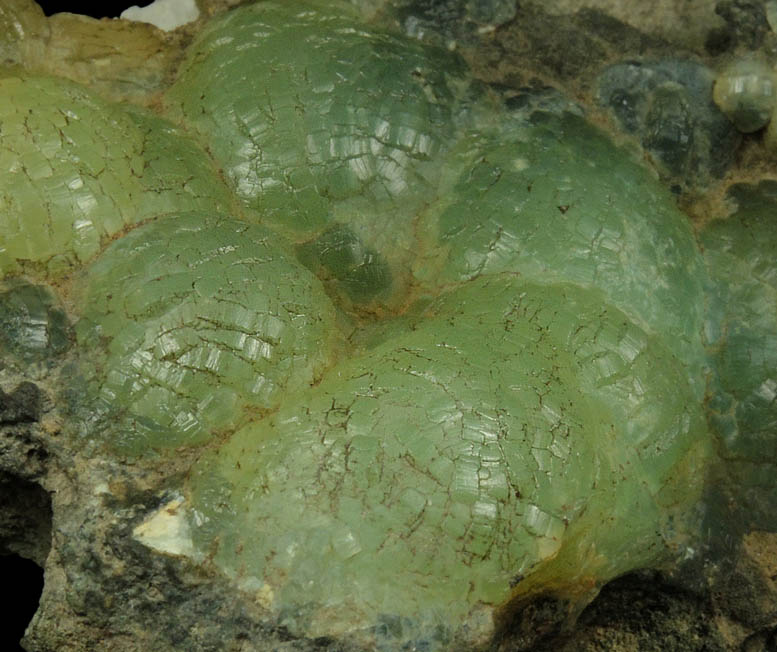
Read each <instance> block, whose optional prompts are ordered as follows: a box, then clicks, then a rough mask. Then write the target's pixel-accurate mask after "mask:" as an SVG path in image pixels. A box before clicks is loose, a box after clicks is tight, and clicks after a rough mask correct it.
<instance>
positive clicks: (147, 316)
mask: <svg viewBox="0 0 777 652" xmlns="http://www.w3.org/2000/svg"><path fill="white" fill-rule="evenodd" d="M0 16H2V14H0ZM632 68H633V67H632ZM689 69H690V68H689ZM694 70H695V69H694ZM624 71H625V72H624ZM633 72H634V71H633V70H632V69H631V68H623V67H621V68H611V69H610V70H609V72H607V73H606V74H605V76H603V77H602V81H601V84H602V86H601V88H602V89H603V90H601V92H602V93H603V94H604V95H606V96H607V97H608V98H610V99H612V98H611V97H610V96H611V95H612V94H613V93H615V90H613V89H615V88H616V86H617V85H618V84H620V83H621V82H622V80H621V76H622V75H624V74H627V73H628V74H632V73H633ZM638 72H639V74H643V73H644V74H648V73H649V75H650V76H651V79H653V77H655V78H656V79H658V81H657V82H656V85H657V88H658V87H659V86H660V88H659V89H658V91H656V92H659V91H660V90H661V88H664V87H667V88H670V87H671V88H674V86H673V84H674V83H675V82H674V80H673V78H671V75H669V73H666V71H665V70H664V69H663V68H661V66H657V67H656V68H655V69H654V70H649V69H648V68H642V69H640V70H639V71H638ZM635 74H636V73H635ZM689 74H690V73H689ZM608 75H609V76H608ZM705 80H706V81H705V82H704V83H705V84H707V86H705V88H707V90H708V91H709V90H710V87H711V81H710V80H707V78H706V77H705ZM659 82H660V83H659ZM624 83H625V82H624ZM608 84H609V86H608ZM618 88H620V87H618ZM498 90H499V89H494V88H491V87H489V86H488V85H486V84H483V83H480V82H477V81H475V80H474V79H472V78H471V76H470V74H469V72H468V71H467V68H466V66H465V65H464V64H463V62H462V61H461V60H460V59H459V57H458V55H457V54H455V53H453V52H451V51H450V50H448V49H444V48H438V47H436V46H434V45H428V44H424V43H421V42H420V41H418V40H414V39H411V38H408V37H406V36H402V35H400V34H397V33H393V32H390V31H387V30H385V29H380V28H377V27H374V26H370V25H369V24H367V23H366V22H364V19H363V18H362V16H360V15H359V13H358V12H357V11H356V10H354V9H353V8H352V7H350V6H349V5H342V6H341V5H339V4H335V3H331V2H315V1H311V2H307V1H306V2H304V3H302V2H293V3H285V2H273V1H271V0H268V1H266V2H259V3H255V4H249V5H247V6H242V7H239V8H237V9H234V10H232V11H229V12H226V13H223V14H220V15H218V16H217V17H215V18H213V19H212V20H210V21H209V22H208V23H207V24H206V25H205V27H204V28H203V29H202V30H201V31H199V32H198V34H197V35H196V37H195V38H194V40H193V42H192V43H191V44H190V45H188V47H187V49H186V52H185V54H184V56H183V60H182V62H181V65H180V67H179V69H178V72H177V75H176V78H175V80H174V82H173V83H172V84H170V85H169V87H168V88H166V89H165V90H164V92H163V93H162V94H161V95H157V96H154V99H153V101H152V102H149V103H148V106H147V107H138V106H134V105H130V104H126V103H115V102H112V101H110V100H109V99H105V98H104V97H101V96H100V95H99V94H98V93H97V92H95V91H94V90H90V89H89V88H87V87H85V86H82V85H80V84H78V83H76V82H72V81H67V80H63V79H58V78H53V77H49V76H45V75H42V74H39V73H36V72H34V71H30V70H28V69H25V67H24V66H10V67H7V68H4V69H2V75H0V170H1V173H0V274H1V275H2V277H1V278H0V283H2V287H1V288H0V289H2V293H0V306H1V307H3V310H4V314H0V346H2V347H3V349H2V350H3V352H4V355H6V357H7V359H8V360H9V362H8V363H7V369H9V370H15V373H17V375H18V373H21V374H22V375H24V372H23V370H24V369H25V365H30V364H31V361H32V360H34V361H36V364H38V366H37V367H35V368H36V369H38V371H37V372H36V373H38V374H39V377H40V378H49V379H50V380H49V382H50V383H51V386H52V387H56V388H57V389H56V390H55V391H54V392H53V394H54V398H55V402H56V403H57V405H58V406H59V407H58V408H57V409H58V410H59V411H60V412H59V414H61V438H62V439H64V441H66V442H67V445H68V446H72V447H77V448H82V449H83V450H84V451H85V453H86V454H87V455H88V458H89V462H84V464H86V465H87V466H88V465H90V464H91V465H92V467H90V468H92V469H93V470H92V473H93V474H94V477H96V478H97V477H99V478H105V481H104V482H103V481H102V480H100V481H99V482H98V481H95V483H96V484H95V487H94V494H95V496H98V497H100V496H102V498H99V500H104V501H107V502H110V503H111V504H112V505H113V506H114V507H113V508H115V509H116V510H117V512H116V513H117V514H118V513H120V514H122V515H123V516H122V517H121V518H119V517H118V516H117V517H116V519H117V520H115V521H113V522H111V524H110V525H106V526H105V527H106V528H107V529H106V530H105V531H106V532H109V533H110V534H108V535H105V536H106V537H108V538H110V540H111V541H114V542H115V544H114V545H115V549H116V550H132V554H133V555H139V554H144V555H147V556H148V557H149V558H151V559H153V560H156V561H153V562H150V563H170V564H173V565H175V567H176V569H177V570H176V572H177V573H179V574H180V575H181V576H183V577H188V578H195V577H196V578H198V579H197V581H198V582H201V581H202V579H201V578H202V577H206V578H208V579H207V581H208V582H212V583H213V584H214V586H215V585H218V586H220V587H222V588H221V589H219V590H223V591H227V592H230V591H231V592H232V594H233V595H234V600H235V601H236V602H237V603H238V604H240V605H250V608H249V607H241V609H244V610H245V613H244V612H243V611H241V618H244V619H245V618H248V619H249V620H250V619H253V622H255V623H262V624H263V625H262V626H266V627H269V628H271V629H272V628H275V629H278V628H283V631H284V632H287V633H288V634H289V635H291V636H292V637H296V638H299V639H300V640H301V639H305V638H310V639H315V638H321V637H324V639H326V640H332V639H337V640H338V641H342V642H343V644H346V645H354V646H356V647H357V648H359V649H381V650H399V649H411V647H412V646H416V647H413V648H412V649H426V650H447V649H456V647H457V646H458V647H462V648H464V649H471V648H472V647H473V646H482V645H486V644H487V643H488V641H489V640H490V639H491V637H493V635H494V632H495V631H496V630H497V628H498V626H499V624H500V622H503V621H504V620H505V619H506V618H508V617H509V614H510V613H511V612H512V611H514V610H516V609H518V608H519V607H520V606H521V605H522V604H524V603H525V602H526V601H528V600H530V599H531V598H533V597H536V596H538V595H544V594H553V595H557V596H563V597H564V598H565V599H567V600H569V601H570V603H571V605H572V607H571V609H572V611H574V610H575V609H580V608H582V606H584V605H585V604H586V603H587V601H589V600H590V599H591V598H592V597H593V596H594V595H595V593H596V590H597V588H598V587H599V586H601V584H603V583H604V582H606V581H609V580H610V579H612V578H614V577H617V576H619V575H621V574H623V573H626V572H628V571H631V570H634V569H638V568H646V567H651V568H655V567H657V566H660V565H661V564H664V563H668V562H671V561H672V560H675V559H676V558H677V557H678V556H680V555H682V554H685V553H687V551H688V550H690V546H692V545H693V541H694V529H695V528H696V527H698V518H699V517H698V510H697V505H698V502H699V499H700V497H701V495H702V492H703V491H704V488H705V480H706V477H707V473H708V471H709V470H710V469H712V468H714V466H715V464H717V463H718V460H719V458H720V457H721V456H722V457H723V458H726V459H729V458H731V459H736V460H738V462H739V463H740V465H742V466H741V468H740V470H739V471H738V473H740V474H741V475H742V477H743V478H746V477H747V476H748V473H749V471H748V469H750V468H751V467H750V466H748V464H751V463H756V462H760V463H765V464H766V465H765V466H764V468H763V474H762V476H759V480H753V481H752V482H751V485H752V486H754V487H756V488H758V491H760V490H761V488H762V487H763V485H764V484H767V485H768V480H767V479H765V477H766V475H768V473H769V472H770V469H772V468H773V466H772V465H773V464H774V462H775V461H777V450H775V449H774V434H773V433H774V428H775V424H776V423H777V421H776V419H777V410H776V409H775V401H774V398H775V396H777V381H776V380H775V378H774V369H775V363H776V362H777V353H776V352H775V351H776V349H775V341H774V329H775V326H777V315H776V314H775V305H777V303H776V301H777V299H775V287H777V286H775V278H776V275H775V273H774V270H775V266H774V261H773V260H772V259H771V258H772V256H771V255H770V253H769V252H770V251H773V249H770V247H772V246H773V244H772V243H773V242H774V239H775V229H774V225H773V223H772V222H769V221H768V220H767V219H766V218H764V215H763V207H764V206H766V205H767V204H768V203H769V201H771V200H772V199H773V195H774V189H773V187H772V186H770V185H768V184H767V185H766V186H763V187H761V188H759V189H758V192H757V193H756V195H755V196H756V199H753V198H752V197H753V194H752V192H750V190H748V189H745V190H742V191H741V193H740V194H741V197H740V195H736V192H737V191H736V190H735V191H732V192H733V193H734V195H736V197H734V199H736V198H739V199H737V201H739V212H738V213H736V215H735V216H734V217H733V218H731V219H728V220H725V221H720V222H710V223H709V224H708V225H707V226H706V227H705V229H704V231H703V233H702V235H701V236H700V238H698V239H697V236H696V234H695V233H694V232H693V230H692V228H691V226H690V224H689V221H688V219H687V218H686V217H685V216H684V215H683V214H682V213H681V212H680V211H679V210H678V209H677V208H676V205H675V201H674V197H673V196H672V195H671V194H670V192H669V191H668V190H666V189H665V188H664V187H663V186H662V185H661V184H660V183H659V181H658V180H657V178H656V176H655V175H654V174H652V173H651V172H650V171H649V170H648V169H646V168H645V167H644V165H643V164H642V162H641V161H639V160H637V157H636V156H635V154H634V151H633V149H628V148H624V147H619V146H616V145H615V144H613V142H612V141H611V140H610V139H608V137H606V136H605V135H604V134H603V133H602V132H600V131H599V130H598V129H597V128H595V127H593V126H592V125H591V124H590V123H589V122H587V121H586V119H585V117H584V116H583V112H582V110H581V109H580V108H579V107H578V106H576V105H575V104H574V103H572V102H570V101H567V100H565V99H564V98H563V97H561V96H560V95H559V96H556V95H553V94H551V95H550V99H548V96H547V95H546V96H543V100H542V101H534V99H536V98H531V97H530V99H529V100H528V101H525V102H510V101H506V100H505V97H504V96H503V95H502V94H500V92H498ZM611 91H612V92H611ZM710 92H711V91H710ZM608 93H609V95H608ZM530 95H531V94H530ZM537 97H539V95H538V96H537ZM678 97H679V96H678ZM607 101H609V100H607ZM678 101H679V100H678ZM705 110H706V109H705ZM643 117H644V116H643ZM715 120H718V121H717V122H715V123H714V124H715V128H716V129H718V127H720V129H724V127H723V126H721V123H720V120H723V118H722V116H717V117H716V118H715ZM728 128H729V127H725V129H728ZM726 133H727V132H726ZM708 145H709V143H706V142H705V143H702V145H700V146H699V147H701V148H702V149H704V151H705V152H706V151H707V149H709V148H708ZM705 148H707V149H705ZM705 155H706V154H705ZM686 163H687V162H685V161H683V162H680V163H678V166H679V167H678V169H677V170H675V169H672V172H673V173H678V171H681V170H680V167H682V166H684V165H686ZM688 165H690V164H688ZM748 193H749V194H748ZM759 193H760V194H759ZM770 193H771V194H770ZM732 196H733V195H732ZM732 201H733V200H732ZM759 202H760V203H759ZM771 205H773V204H771ZM766 210H767V211H768V210H769V209H766ZM759 211H761V212H759ZM699 241H700V242H701V243H702V245H703V247H700V245H699ZM753 247H755V248H756V249H757V250H758V251H759V252H760V253H759V255H758V256H753V255H752V254H751V253H749V252H752V250H753ZM702 251H704V253H702ZM734 279H735V280H734ZM70 322H72V324H73V325H72V327H71V325H70ZM70 342H72V344H73V345H72V347H69V344H68V343H70ZM40 361H43V362H42V363H41V362H40ZM41 364H42V365H43V366H41ZM9 377H10V376H9ZM764 451H766V459H765V460H764V459H760V460H759V459H758V458H759V455H763V452H764ZM94 469H99V470H94ZM106 469H109V471H106ZM118 469H130V470H132V472H133V473H137V474H138V475H139V476H142V477H144V478H147V479H145V480H144V483H145V484H143V488H142V489H141V488H140V486H139V485H138V486H137V487H136V488H135V489H134V490H130V489H127V486H128V485H126V484H124V485H122V484H121V483H118V484H117V482H116V481H115V480H114V479H111V477H110V476H111V474H116V475H117V477H118V476H119V475H121V474H122V473H125V471H120V470H118ZM106 473H107V475H106ZM764 474H765V475H764ZM130 484H131V483H130ZM745 484H747V482H745ZM748 486H749V485H748ZM122 487H123V488H122ZM754 491H755V489H754ZM150 496H153V499H152V498H150ZM758 496H761V494H758ZM95 500H98V499H95ZM760 500H761V498H760V497H757V498H755V499H754V503H753V504H759V505H760V504H762V503H760V502H759V501H760ZM83 509H87V507H83ZM764 512H765V513H766V512H768V510H764ZM119 521H121V524H120V525H117V523H119ZM74 545H75V544H74ZM133 546H134V547H133ZM62 554H63V555H65V554H66V553H62ZM124 554H125V553H119V552H117V553H116V555H117V557H116V559H114V560H113V561H112V562H107V561H101V562H100V563H101V564H103V565H105V566H110V565H111V564H113V565H114V567H115V568H116V569H117V570H116V571H115V572H116V574H117V576H118V575H121V573H122V572H123V571H121V568H120V567H121V564H122V563H123V562H122V561H121V558H122V555H124ZM126 554H129V553H126ZM159 560H163V561H159ZM116 581H119V580H116ZM187 581H192V582H194V581H195V580H193V579H191V580H187ZM74 586H80V585H78V583H77V582H75V581H74ZM223 587H227V588H226V589H224V588H223ZM90 595H91V594H90V593H89V591H88V590H87V589H84V590H83V592H82V593H81V594H79V593H78V590H77V589H76V590H75V594H74V597H73V598H72V600H73V601H74V604H78V605H80V607H78V608H82V609H86V608H87V607H85V606H84V605H87V604H88V603H89V600H92V599H93V598H92V597H90ZM192 600H194V598H192ZM141 602H142V600H141ZM100 609H101V610H102V611H101V612H102V613H104V614H106V615H105V616H104V617H105V618H107V619H108V621H109V622H110V620H111V618H113V617H114V616H113V615H112V614H115V610H116V606H111V605H108V604H105V605H102V606H101V607H100ZM245 614H249V615H248V616H247V615H245ZM214 618H215V616H214ZM241 622H242V621H241ZM187 632H188V633H180V632H179V633H178V634H177V635H172V634H168V633H165V632H162V633H159V634H158V636H159V638H153V637H154V636H155V634H154V633H150V634H144V636H150V637H151V638H147V639H144V640H145V641H146V643H145V644H146V645H152V646H157V648H155V649H175V650H179V649H180V650H192V649H203V650H204V649H212V648H210V647H208V645H209V644H210V643H208V642H207V641H208V640H210V639H208V638H207V636H209V635H210V636H212V637H213V640H217V639H218V637H219V636H221V637H223V636H224V633H223V632H221V633H219V630H218V629H217V628H216V626H215V625H213V626H211V625H210V624H208V625H207V626H206V625H205V624H202V623H200V624H199V625H197V627H195V626H194V625H192V627H191V629H190V630H187ZM208 632H210V633H209V634H208ZM261 636H262V634H261V631H260V630H257V629H256V628H254V629H251V628H246V630H245V632H243V633H242V634H241V637H242V638H243V639H249V640H251V641H253V644H254V645H262V643H261V640H262V639H261ZM198 637H200V638H198ZM252 637H253V638H252ZM235 640H237V639H235ZM322 640H323V639H322ZM158 646H162V647H158ZM407 646H411V647H407ZM63 649H64V648H63ZM222 649H233V648H226V647H224V648H222ZM234 649H238V648H237V647H234ZM240 649H247V648H240ZM251 649H254V648H251ZM262 649H263V648H262ZM279 649H280V648H279Z"/></svg>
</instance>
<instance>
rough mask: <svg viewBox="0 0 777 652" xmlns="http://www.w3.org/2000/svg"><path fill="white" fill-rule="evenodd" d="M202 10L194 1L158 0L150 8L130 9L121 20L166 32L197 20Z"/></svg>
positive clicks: (135, 7)
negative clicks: (153, 26) (151, 26)
mask: <svg viewBox="0 0 777 652" xmlns="http://www.w3.org/2000/svg"><path fill="white" fill-rule="evenodd" d="M199 15H200V10H199V9H197V4H196V3H195V1H194V0H156V1H155V2H152V3H151V4H150V5H148V7H138V6H137V5H136V6H134V7H130V8H129V9H125V10H124V11H122V12H121V16H119V18H123V19H125V20H135V21H138V22H141V23H151V24H152V25H156V26H157V27H158V28H159V29H163V30H164V31H166V32H169V31H170V30H173V29H175V28H176V27H180V26H181V25H185V24H186V23H191V22H192V21H195V20H197V18H199Z"/></svg>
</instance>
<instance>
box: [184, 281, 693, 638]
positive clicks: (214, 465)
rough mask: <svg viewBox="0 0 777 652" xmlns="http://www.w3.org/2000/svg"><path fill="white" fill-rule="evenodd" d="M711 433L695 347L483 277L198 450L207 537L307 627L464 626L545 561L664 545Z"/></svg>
mask: <svg viewBox="0 0 777 652" xmlns="http://www.w3.org/2000/svg"><path fill="white" fill-rule="evenodd" d="M704 432H705V423H704V418H703V415H702V411H701V408H700V406H699V405H698V404H697V402H695V401H694V400H693V392H692V390H691V388H690V386H689V383H688V380H687V377H686V371H685V369H684V367H683V364H682V363H681V362H680V361H679V360H677V359H676V358H675V357H674V356H673V355H672V354H671V353H670V352H669V351H668V350H667V348H666V346H665V345H664V344H662V343H661V342H660V341H659V340H657V339H656V338H653V337H650V336H648V335H646V334H645V332H644V331H643V330H642V329H641V328H639V327H638V326H636V325H635V324H633V323H632V322H631V321H630V320H629V319H628V317H626V316H625V315H624V314H623V313H622V312H621V311H619V310H617V309H616V308H613V307H611V306H608V305H607V304H606V303H605V302H604V301H603V300H602V294H601V293H600V292H598V291H591V290H584V289H581V288H580V287H579V286H574V285H568V284H558V285H554V286H541V285H536V284H531V283H526V282H523V281H521V280H520V279H518V278H516V277H514V276H512V275H506V276H505V275H500V276H496V277H490V278H487V279H479V280H476V281H473V282H471V283H467V284H465V285H463V286H462V287H461V288H460V289H457V290H454V291H452V292H450V293H446V294H444V295H442V296H441V297H440V298H439V299H437V300H436V301H434V302H433V303H432V304H431V305H430V306H429V307H428V308H427V309H426V310H425V311H424V313H423V314H422V315H420V317H419V319H418V320H417V322H416V323H415V324H414V326H413V328H410V329H402V330H401V331H398V332H396V333H395V334H394V337H393V338H391V339H389V340H387V341H386V342H384V343H383V344H380V345H378V346H377V347H375V348H374V349H373V350H370V351H368V352H367V353H365V354H364V355H362V356H358V357H355V358H352V359H351V360H349V361H347V362H343V363H341V364H339V365H338V366H337V367H336V368H335V369H333V370H332V371H331V372H329V373H328V374H327V375H325V376H324V378H323V380H322V381H321V383H320V384H318V385H317V386H316V387H315V388H313V389H310V390H306V391H304V392H303V393H300V394H295V395H292V396H289V397H287V400H286V401H285V402H284V405H283V407H282V408H281V409H280V411H279V412H278V413H277V414H274V415H272V416H271V417H268V418H267V419H265V420H262V421H259V422H256V423H254V424H251V425H249V426H247V427H245V428H244V429H242V430H241V431H239V432H238V433H237V434H236V435H235V436H234V437H233V438H232V439H231V440H230V441H229V442H228V443H227V444H225V445H224V446H222V447H221V448H220V449H218V450H217V451H215V452H214V453H212V454H210V455H208V456H206V457H204V458H202V459H201V460H200V461H199V463H198V464H197V465H196V466H195V470H194V473H193V480H192V483H191V486H190V491H191V496H192V501H193V503H192V504H193V515H194V516H193V518H192V526H193V528H194V531H195V535H194V539H195V543H196V545H197V546H198V547H199V548H200V549H201V550H203V551H208V552H209V554H210V555H211V557H212V558H213V559H214V560H215V561H216V563H217V564H218V565H219V566H221V567H222V568H223V569H224V570H225V571H226V572H227V573H228V574H229V575H230V576H233V577H236V578H237V579H238V580H239V581H240V583H241V584H242V585H243V586H247V587H252V589H253V590H256V591H257V592H258V593H259V594H260V595H262V596H263V597H264V599H265V600H268V601H269V602H270V603H271V606H272V608H273V609H274V610H275V611H277V612H279V613H280V614H281V616H282V617H283V619H284V622H285V623H286V624H287V625H288V626H290V627H293V628H296V629H299V630H301V631H303V632H306V633H308V634H312V635H320V634H325V633H331V632H332V631H348V630H351V629H357V628H359V627H367V626H370V625H372V624H374V623H376V622H378V620H379V617H380V616H381V615H382V614H391V615H394V616H399V617H406V618H409V619H411V620H412V621H415V622H421V623H423V624H424V625H425V626H426V627H427V628H430V629H433V628H434V627H436V626H438V625H442V626H443V627H445V628H450V629H453V628H454V626H455V625H456V624H457V623H460V622H462V620H463V619H466V617H467V615H468V612H469V611H470V610H473V609H475V608H476V606H477V605H478V604H479V603H485V604H490V605H494V606H498V605H500V604H503V603H504V602H505V601H507V600H508V599H509V598H510V597H511V595H513V594H514V593H515V589H514V588H513V587H514V585H515V584H516V581H517V580H516V578H520V577H522V576H524V575H530V574H531V573H532V572H533V571H536V570H537V568H538V567H540V568H541V569H542V570H541V571H540V574H541V575H543V576H544V581H545V582H546V583H547V584H550V585H551V586H553V585H558V584H566V583H567V582H575V581H578V580H581V579H582V578H586V577H589V576H591V575H594V576H597V577H603V576H607V577H610V576H614V575H616V574H618V573H620V572H624V571H626V570H628V569H630V568H632V567H633V565H634V564H635V563H636V564H639V563H641V562H647V561H648V560H649V559H651V558H652V557H653V556H654V555H655V554H656V550H657V549H660V547H661V537H660V535H659V534H658V532H657V531H656V524H657V523H659V522H660V521H661V520H662V515H665V514H666V510H667V508H668V507H670V506H672V505H674V504H675V503H683V502H684V501H686V500H687V499H688V498H689V496H691V495H693V494H695V493H696V492H697V491H698V489H699V486H700V482H701V478H697V479H696V480H694V479H689V478H687V477H684V476H679V475H678V474H677V473H676V470H677V468H678V466H680V467H681V466H683V465H684V464H685V463H686V460H685V458H686V457H687V456H689V455H690V456H694V455H697V454H699V452H700V451H701V450H703V448H704V444H703V443H701V444H700V442H703V441H704ZM637 515H639V516H638V517H637ZM626 522H628V525H627V526H626V525H625V523H626ZM611 523H619V524H621V525H618V526H616V527H612V526H611V525H610V524H611ZM543 565H544V567H543ZM527 581H529V580H527ZM530 583H531V582H530ZM519 587H520V585H519ZM519 590H520V589H519ZM465 596H466V597H465Z"/></svg>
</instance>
